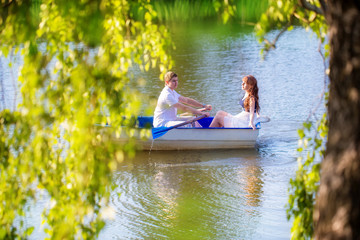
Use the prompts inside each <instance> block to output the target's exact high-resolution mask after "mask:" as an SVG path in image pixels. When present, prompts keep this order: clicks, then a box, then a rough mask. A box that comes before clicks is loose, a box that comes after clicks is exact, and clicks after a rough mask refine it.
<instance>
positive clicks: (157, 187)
mask: <svg viewBox="0 0 360 240" xmlns="http://www.w3.org/2000/svg"><path fill="white" fill-rule="evenodd" d="M171 31H172V36H173V40H174V42H175V44H176V50H175V51H174V53H173V57H174V60H175V66H174V68H173V70H174V71H175V72H176V73H177V74H178V76H179V86H178V88H177V91H178V92H179V93H180V94H182V95H184V96H188V97H192V98H194V99H197V100H199V101H200V102H203V103H206V104H212V105H213V108H214V110H213V111H212V115H215V113H216V111H217V110H220V109H221V110H225V111H228V112H230V113H233V114H235V113H238V112H239V111H240V107H239V105H238V104H237V103H238V102H239V100H240V98H241V97H242V96H243V94H244V92H242V91H241V78H242V77H243V76H245V75H247V74H252V75H254V76H255V77H256V78H257V79H258V85H259V89H260V92H259V95H260V106H261V113H262V114H265V115H268V116H269V117H270V118H271V121H270V122H269V123H266V124H263V125H262V129H261V130H260V135H259V138H258V140H257V144H256V147H255V148H254V149H249V150H208V151H171V152H155V151H153V152H150V153H149V152H141V153H140V154H138V155H137V157H136V158H135V159H132V160H128V161H125V162H124V163H123V164H122V166H121V167H120V168H119V169H118V172H117V174H116V183H117V185H118V188H117V189H116V190H115V191H114V193H113V195H112V198H111V201H112V207H113V208H114V210H115V216H114V220H113V221H109V222H108V225H107V226H106V228H105V229H104V231H103V232H102V233H101V235H100V238H113V239H289V238H290V228H291V223H290V222H288V221H287V218H286V204H287V202H288V194H287V190H288V187H289V180H290V178H292V177H294V176H295V171H296V169H297V161H296V158H297V151H296V148H297V145H298V143H297V141H298V137H297V129H298V128H300V127H301V125H302V122H303V121H305V120H306V119H307V117H308V116H309V114H310V111H311V110H313V108H314V106H316V105H317V103H318V102H319V96H320V94H321V92H322V91H323V89H324V65H323V60H322V57H321V56H320V54H319V53H318V45H319V42H318V40H317V38H316V36H315V35H313V34H311V33H308V32H306V31H305V30H303V29H295V30H293V31H290V32H288V33H286V34H285V35H284V36H282V37H281V38H280V40H279V42H278V48H277V49H276V50H273V51H271V52H270V53H269V54H268V55H267V56H266V57H265V59H264V60H263V59H262V57H261V55H260V50H261V46H260V45H259V44H258V42H257V40H256V37H255V35H254V33H253V28H252V27H241V26H239V25H225V26H224V25H221V24H215V23H197V24H194V23H193V24H191V25H190V24H189V25H181V26H179V25H177V27H172V28H171ZM275 34H276V33H273V34H272V35H270V37H269V38H271V37H272V38H273V37H274V36H275ZM156 74H157V73H154V74H151V73H150V74H148V75H147V76H146V78H147V79H148V84H147V85H146V86H145V87H144V89H142V91H143V92H144V93H146V94H147V95H149V96H151V97H153V98H154V99H156V98H157V96H158V94H159V93H160V91H161V89H162V88H163V85H164V83H163V82H161V81H159V80H157V75H156ZM149 80H150V81H149ZM323 111H324V107H323V106H322V105H321V107H320V110H319V113H322V112H323ZM118 193H121V194H120V195H118Z"/></svg>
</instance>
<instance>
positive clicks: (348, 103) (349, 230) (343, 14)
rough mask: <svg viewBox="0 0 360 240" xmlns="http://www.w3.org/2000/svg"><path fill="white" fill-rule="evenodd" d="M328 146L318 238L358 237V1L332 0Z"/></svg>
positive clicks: (316, 215) (317, 213)
mask: <svg viewBox="0 0 360 240" xmlns="http://www.w3.org/2000/svg"><path fill="white" fill-rule="evenodd" d="M325 16H326V20H327V23H328V25H329V33H330V36H329V37H330V49H331V52H330V95H329V105H328V117H329V133H328V142H327V150H326V153H325V158H324V160H323V163H322V168H321V181H320V188H319V193H318V197H317V200H316V209H315V213H314V223H315V238H316V239H360V3H359V0H328V1H327V6H326V10H325Z"/></svg>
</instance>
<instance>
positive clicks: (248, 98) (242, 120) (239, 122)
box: [209, 75, 260, 130]
mask: <svg viewBox="0 0 360 240" xmlns="http://www.w3.org/2000/svg"><path fill="white" fill-rule="evenodd" d="M241 87H242V89H243V90H245V96H244V97H243V99H241V100H240V105H241V106H242V107H243V108H244V110H245V111H242V112H241V113H239V114H237V115H235V116H233V115H231V114H230V113H227V112H225V111H218V112H217V113H216V115H215V117H214V119H213V121H212V122H211V124H210V126H209V127H226V128H247V127H251V128H252V129H253V130H255V125H256V118H257V117H259V112H260V105H259V88H258V86H257V80H256V78H255V77H254V76H252V75H247V76H245V77H244V78H243V79H242V85H241Z"/></svg>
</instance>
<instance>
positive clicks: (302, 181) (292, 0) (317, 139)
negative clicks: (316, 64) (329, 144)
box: [255, 0, 329, 239]
mask: <svg viewBox="0 0 360 240" xmlns="http://www.w3.org/2000/svg"><path fill="white" fill-rule="evenodd" d="M300 2H301V1H297V0H270V1H269V8H268V10H267V11H266V13H264V14H263V15H262V16H261V19H260V21H259V23H258V24H257V25H256V27H255V30H256V34H257V36H258V39H259V41H260V43H263V44H264V48H263V50H265V51H268V50H270V49H271V48H275V44H276V41H277V40H278V38H279V37H280V36H281V35H282V34H283V33H284V32H286V31H291V30H292V29H293V26H295V25H296V26H302V27H304V28H305V29H307V30H308V29H311V31H312V32H314V33H315V34H316V36H317V37H318V38H319V40H320V42H321V43H322V45H321V46H323V49H319V52H320V53H321V56H322V57H323V59H324V65H325V66H326V63H325V58H326V57H328V55H329V45H328V44H326V43H325V40H326V36H327V33H328V25H327V24H326V22H325V18H324V16H323V14H321V8H320V1H319V0H307V1H306V2H307V3H308V4H311V6H314V8H316V9H317V11H318V12H317V11H313V10H309V9H308V8H305V7H304V6H303V5H300ZM273 30H279V31H278V35H277V36H276V37H275V40H274V41H272V42H271V41H269V40H267V39H266V38H265V37H266V35H267V34H268V33H269V32H270V31H273ZM323 52H324V54H322V53H323ZM325 68H326V67H325ZM327 72H328V69H325V70H324V75H325V78H326V73H327ZM324 88H325V86H324ZM327 91H328V90H327V89H324V94H323V98H322V99H320V101H322V100H325V103H327V101H328V92H327ZM310 117H315V119H316V113H315V112H313V113H312V115H310V116H309V119H310ZM327 133H328V121H327V113H325V114H324V115H323V116H322V118H321V119H320V120H318V121H315V122H312V121H310V120H307V121H306V122H304V124H303V127H302V128H301V129H299V130H298V134H299V147H298V154H299V157H298V166H299V167H298V170H297V171H296V176H295V178H294V179H291V180H290V188H289V202H288V205H287V217H288V220H293V224H292V228H291V239H312V238H313V233H314V223H313V212H314V206H315V200H316V195H317V192H318V188H319V184H320V161H321V160H322V159H323V157H324V151H325V145H326V141H327Z"/></svg>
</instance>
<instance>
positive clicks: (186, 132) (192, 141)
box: [138, 128, 259, 150]
mask: <svg viewBox="0 0 360 240" xmlns="http://www.w3.org/2000/svg"><path fill="white" fill-rule="evenodd" d="M258 135H259V129H256V130H253V129H234V128H214V129H211V128H185V129H173V130H170V131H169V132H167V133H166V134H165V135H163V136H161V137H159V138H157V139H155V140H152V139H150V140H145V141H144V140H138V143H139V144H140V145H141V147H142V149H144V150H150V149H151V150H191V149H194V150H195V149H238V148H253V147H254V146H255V143H256V139H257V137H258Z"/></svg>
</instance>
